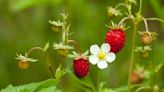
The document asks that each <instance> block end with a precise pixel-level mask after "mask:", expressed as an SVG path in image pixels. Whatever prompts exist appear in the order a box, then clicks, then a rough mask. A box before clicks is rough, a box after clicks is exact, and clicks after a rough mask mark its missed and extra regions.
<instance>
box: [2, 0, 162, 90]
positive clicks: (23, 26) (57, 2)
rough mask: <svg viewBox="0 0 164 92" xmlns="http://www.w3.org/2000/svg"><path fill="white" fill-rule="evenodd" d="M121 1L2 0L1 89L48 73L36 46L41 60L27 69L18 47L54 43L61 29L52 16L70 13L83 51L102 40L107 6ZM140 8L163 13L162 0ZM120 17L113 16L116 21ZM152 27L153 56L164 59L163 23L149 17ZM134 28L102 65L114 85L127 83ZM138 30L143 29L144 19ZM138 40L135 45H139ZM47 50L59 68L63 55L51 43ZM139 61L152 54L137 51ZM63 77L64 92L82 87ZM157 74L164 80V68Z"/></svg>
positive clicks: (148, 14) (152, 13)
mask: <svg viewBox="0 0 164 92" xmlns="http://www.w3.org/2000/svg"><path fill="white" fill-rule="evenodd" d="M138 1H139V0H137V2H138ZM120 2H124V0H0V89H2V88H4V87H6V86H7V85H9V84H13V85H20V84H25V83H30V82H37V81H42V80H45V79H47V78H49V77H50V74H49V72H48V69H47V67H46V66H45V62H44V58H43V54H40V53H39V52H37V51H36V52H34V54H32V57H36V58H38V59H39V61H38V62H36V63H33V64H31V66H30V68H29V69H27V70H21V69H19V68H18V67H17V60H15V57H16V53H22V54H23V53H24V52H26V51H27V50H28V49H30V48H31V47H34V46H42V47H43V46H44V45H45V43H46V42H47V41H49V42H50V43H53V42H59V41H60V35H61V34H60V33H55V32H53V31H52V29H51V25H50V24H49V23H48V20H57V19H58V18H59V14H60V13H61V12H66V13H69V20H68V21H69V23H70V24H71V28H70V30H71V31H73V32H74V34H73V35H72V36H71V38H72V39H75V40H76V41H78V42H79V43H80V45H81V47H82V49H83V51H85V50H87V49H88V48H89V46H90V45H92V44H95V43H96V44H99V45H100V44H101V43H103V42H104V38H105V34H106V32H107V30H108V29H107V28H106V27H105V24H108V23H109V22H110V21H111V19H110V18H109V17H108V16H107V9H106V7H107V6H115V5H116V4H118V3H120ZM137 7H138V4H137V5H135V6H134V7H133V9H134V12H136V11H137V9H138V8H137ZM120 9H122V10H125V9H124V8H120ZM142 13H143V15H144V16H145V17H158V18H161V19H164V1H163V0H143V8H142ZM120 18H121V17H118V18H116V19H114V21H115V22H118V21H119V19H120ZM129 25H130V23H129ZM149 29H150V30H151V31H156V32H157V33H158V34H159V36H158V37H157V41H156V42H155V46H154V57H155V62H156V64H158V63H160V62H164V58H163V56H164V48H163V47H164V23H159V22H156V21H155V22H152V21H150V22H149ZM131 30H132V27H131V28H130V29H128V30H127V31H126V33H127V41H126V45H125V47H124V48H123V49H122V51H121V52H120V53H118V55H117V59H116V62H114V63H112V64H110V65H109V68H108V69H106V70H103V71H102V78H101V79H102V80H104V81H106V82H107V84H106V86H107V87H111V88H115V87H118V86H123V85H126V84H127V82H126V81H127V76H128V65H129V57H130V47H131V40H130V39H131V32H132V31H131ZM138 30H139V31H144V30H145V29H144V27H143V23H141V25H140V26H139V27H138ZM138 36H139V35H138V34H137V37H138ZM138 40H139V39H138ZM138 40H137V43H136V45H139V41H138ZM38 53H39V54H38ZM49 54H50V57H51V61H52V63H53V64H54V65H53V68H54V70H55V69H56V68H57V66H58V65H59V63H60V62H63V60H62V59H61V58H60V57H59V55H57V54H56V52H55V51H54V50H53V48H52V46H51V48H50V49H49ZM64 62H66V63H68V65H71V64H72V60H71V59H66V60H65V61H64ZM136 62H140V63H141V64H142V62H149V59H146V60H141V59H140V57H139V55H138V54H136ZM93 68H94V66H91V69H90V71H92V72H91V73H90V76H91V77H92V78H93V79H94V78H95V76H96V73H94V69H93ZM63 80H66V81H63V83H62V84H63V85H62V87H63V88H64V89H65V90H66V92H73V91H71V90H72V89H74V90H75V91H76V90H77V89H78V88H80V86H79V85H80V84H79V83H78V82H75V80H74V79H71V77H70V76H65V77H64V78H63ZM157 80H158V83H159V84H160V85H161V84H162V83H164V70H163V69H162V70H161V71H160V72H159V73H158V76H157ZM65 84H66V85H65ZM68 85H69V86H68Z"/></svg>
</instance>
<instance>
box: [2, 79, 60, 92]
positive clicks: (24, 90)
mask: <svg viewBox="0 0 164 92" xmlns="http://www.w3.org/2000/svg"><path fill="white" fill-rule="evenodd" d="M57 83H58V81H57V80H56V79H48V80H45V81H42V82H36V83H30V84H25V85H21V86H12V85H9V86H8V87H7V88H5V89H2V90H1V91H0V92H38V91H40V90H43V89H45V88H49V87H53V86H54V87H55V85H57Z"/></svg>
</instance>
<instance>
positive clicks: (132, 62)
mask: <svg viewBox="0 0 164 92" xmlns="http://www.w3.org/2000/svg"><path fill="white" fill-rule="evenodd" d="M136 31H137V23H134V31H133V34H132V48H131V59H130V67H129V77H128V92H131V73H132V70H133V66H134V46H135V38H136V37H135V36H136Z"/></svg>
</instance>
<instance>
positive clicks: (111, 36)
mask: <svg viewBox="0 0 164 92" xmlns="http://www.w3.org/2000/svg"><path fill="white" fill-rule="evenodd" d="M125 41H126V34H125V32H124V28H121V27H120V28H118V27H116V28H110V30H109V31H108V32H107V34H106V38H105V42H106V43H109V44H110V46H111V52H114V53H118V52H119V51H120V50H121V49H122V48H123V47H124V44H125Z"/></svg>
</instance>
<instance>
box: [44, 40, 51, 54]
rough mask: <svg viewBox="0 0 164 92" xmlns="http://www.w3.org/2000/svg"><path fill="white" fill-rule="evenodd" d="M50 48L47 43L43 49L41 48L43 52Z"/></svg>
mask: <svg viewBox="0 0 164 92" xmlns="http://www.w3.org/2000/svg"><path fill="white" fill-rule="evenodd" d="M49 47H50V43H49V42H47V43H46V45H45V46H44V48H43V50H44V51H45V52H46V51H47V49H48V48H49Z"/></svg>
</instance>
